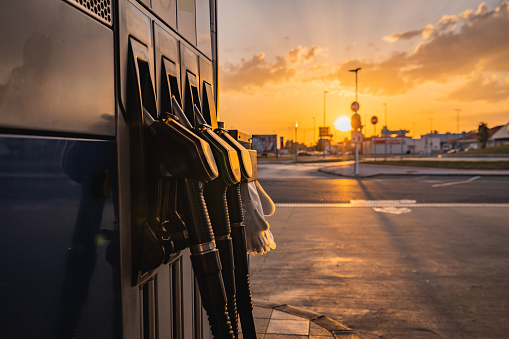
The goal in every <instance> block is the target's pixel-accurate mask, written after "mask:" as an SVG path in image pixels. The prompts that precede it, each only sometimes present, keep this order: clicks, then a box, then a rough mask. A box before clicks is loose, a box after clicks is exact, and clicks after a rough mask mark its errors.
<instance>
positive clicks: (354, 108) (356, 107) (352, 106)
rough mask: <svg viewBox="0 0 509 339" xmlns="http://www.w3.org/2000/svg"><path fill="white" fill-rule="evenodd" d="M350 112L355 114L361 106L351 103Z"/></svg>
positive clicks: (355, 102)
mask: <svg viewBox="0 0 509 339" xmlns="http://www.w3.org/2000/svg"><path fill="white" fill-rule="evenodd" d="M350 108H351V109H352V111H354V112H357V111H358V110H359V108H361V105H359V103H358V102H357V101H354V102H352V105H351V106H350Z"/></svg>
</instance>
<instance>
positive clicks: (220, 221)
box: [203, 178, 230, 238]
mask: <svg viewBox="0 0 509 339" xmlns="http://www.w3.org/2000/svg"><path fill="white" fill-rule="evenodd" d="M226 188H227V186H226V184H225V183H224V181H223V180H222V179H221V178H218V179H216V180H213V181H211V182H209V183H207V184H205V188H204V189H203V195H204V197H205V203H206V204H207V209H208V212H209V216H210V222H211V223H212V230H213V231H214V237H216V238H217V237H224V236H228V235H230V219H229V215H228V207H227V205H226Z"/></svg>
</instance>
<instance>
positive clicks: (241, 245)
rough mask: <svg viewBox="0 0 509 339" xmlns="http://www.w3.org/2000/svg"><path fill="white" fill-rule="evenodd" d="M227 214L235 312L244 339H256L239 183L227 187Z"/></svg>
mask: <svg viewBox="0 0 509 339" xmlns="http://www.w3.org/2000/svg"><path fill="white" fill-rule="evenodd" d="M226 196H227V201H228V214H229V217H230V224H231V237H232V241H233V257H234V260H235V286H236V287H237V311H238V313H239V317H240V322H241V324H242V335H243V336H244V338H245V339H256V330H255V325H254V318H253V302H252V300H251V286H250V284H249V266H248V261H247V246H246V228H245V226H244V213H243V212H242V200H241V196H240V183H239V184H235V185H232V186H229V187H228V189H227V191H226Z"/></svg>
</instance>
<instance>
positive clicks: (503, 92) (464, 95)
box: [445, 74, 509, 102]
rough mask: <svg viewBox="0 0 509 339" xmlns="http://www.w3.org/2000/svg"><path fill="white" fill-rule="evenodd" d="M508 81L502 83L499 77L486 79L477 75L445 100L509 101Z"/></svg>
mask: <svg viewBox="0 0 509 339" xmlns="http://www.w3.org/2000/svg"><path fill="white" fill-rule="evenodd" d="M508 80H509V79H506V80H505V81H501V80H500V79H498V78H497V77H491V78H490V79H484V78H483V76H482V75H481V74H477V75H476V76H475V77H474V78H472V79H470V81H469V82H467V83H466V84H465V85H463V86H461V87H460V88H458V89H456V90H455V91H453V92H451V93H449V94H448V95H447V96H446V97H445V99H447V100H456V101H464V102H473V101H486V102H498V101H502V100H507V98H508V97H509V82H508Z"/></svg>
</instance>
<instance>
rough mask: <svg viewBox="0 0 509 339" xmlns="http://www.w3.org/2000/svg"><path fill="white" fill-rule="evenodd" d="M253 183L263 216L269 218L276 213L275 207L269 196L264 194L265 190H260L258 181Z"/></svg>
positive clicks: (260, 186)
mask: <svg viewBox="0 0 509 339" xmlns="http://www.w3.org/2000/svg"><path fill="white" fill-rule="evenodd" d="M254 183H255V185H256V190H257V191H258V196H259V197H260V201H261V203H262V209H263V214H264V215H265V216H266V217H270V216H271V215H273V214H274V212H275V211H276V205H274V202H273V201H272V199H271V198H270V197H269V195H268V194H267V193H265V190H264V189H263V188H262V185H260V183H259V182H258V180H256V181H255V182H254Z"/></svg>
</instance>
